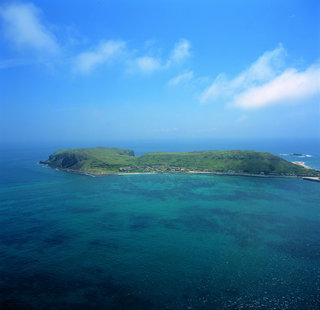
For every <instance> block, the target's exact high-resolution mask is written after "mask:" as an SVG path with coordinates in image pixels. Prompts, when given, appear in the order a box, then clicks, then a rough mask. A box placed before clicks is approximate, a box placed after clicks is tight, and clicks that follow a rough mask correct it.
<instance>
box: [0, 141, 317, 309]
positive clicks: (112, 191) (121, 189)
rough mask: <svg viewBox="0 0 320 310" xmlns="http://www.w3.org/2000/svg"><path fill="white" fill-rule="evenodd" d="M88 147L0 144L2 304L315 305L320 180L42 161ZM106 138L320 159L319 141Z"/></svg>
mask: <svg viewBox="0 0 320 310" xmlns="http://www.w3.org/2000/svg"><path fill="white" fill-rule="evenodd" d="M86 146H94V145H89V144H87V145H81V144H77V145H71V144H70V145H62V144H61V145H59V144H57V145H43V144H39V145H37V144H34V145H25V146H23V145H3V146H1V155H0V173H1V175H0V309H10V310H11V309H12V310H13V309H14V310H20V309H21V310H31V309H32V310H33V309H35V310H38V309H57V310H60V309H65V310H67V309H68V310H69V309H77V310H78V309H86V310H90V309H95V310H100V309H210V310H211V309H290V310H292V309H299V310H300V309H301V310H306V309H308V310H309V309H310V310H316V309H317V310H318V309H319V306H320V183H316V182H310V181H304V180H302V179H290V178H288V179H285V178H256V177H243V176H210V175H183V174H180V175H173V174H152V175H123V176H102V177H90V176H85V175H79V174H74V173H67V172H64V171H58V170H54V169H51V168H48V167H46V166H43V165H39V164H37V162H38V161H39V160H44V159H47V157H48V156H49V154H51V153H53V152H54V151H56V150H58V149H60V148H66V147H67V148H70V147H86ZM97 146H102V144H101V143H100V145H97ZM104 146H114V147H127V148H132V149H134V150H135V153H136V154H137V155H140V154H143V153H145V152H150V151H195V150H211V149H251V150H261V151H270V152H272V153H274V154H275V155H279V156H281V157H283V158H285V159H287V160H289V161H302V162H305V164H306V165H308V166H311V167H313V168H318V169H320V143H318V142H317V141H303V142H301V141H300V142H299V141H294V140H292V141H272V140H269V141H255V142H253V141H222V140H221V141H185V142H181V141H162V142H154V141H145V142H141V141H140V142H139V141H138V142H130V141H129V142H121V143H120V142H119V143H114V142H113V144H112V145H110V144H108V145H105V144H104ZM293 154H299V155H293Z"/></svg>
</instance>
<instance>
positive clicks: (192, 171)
mask: <svg viewBox="0 0 320 310" xmlns="http://www.w3.org/2000/svg"><path fill="white" fill-rule="evenodd" d="M39 164H40V165H46V166H48V167H50V168H53V169H56V170H59V171H65V172H71V173H76V174H81V175H86V176H90V177H97V176H108V175H117V176H122V175H140V174H143V175H149V174H174V175H176V174H192V175H197V174H198V175H200V174H201V175H203V174H205V175H220V176H243V177H257V178H301V179H303V178H305V176H297V175H266V174H250V173H244V172H242V173H237V172H210V171H196V170H191V171H184V172H115V173H112V172H102V173H94V172H85V171H79V170H74V169H68V168H56V167H51V166H50V165H48V164H44V163H39ZM310 169H312V168H310Z"/></svg>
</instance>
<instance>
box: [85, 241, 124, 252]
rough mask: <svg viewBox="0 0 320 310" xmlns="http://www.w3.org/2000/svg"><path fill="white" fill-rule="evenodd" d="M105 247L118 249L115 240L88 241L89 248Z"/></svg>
mask: <svg viewBox="0 0 320 310" xmlns="http://www.w3.org/2000/svg"><path fill="white" fill-rule="evenodd" d="M99 247H100V248H105V249H108V250H118V249H119V245H118V244H117V243H116V242H110V241H107V240H104V239H95V240H91V241H89V242H88V248H89V249H93V250H94V249H96V248H99Z"/></svg>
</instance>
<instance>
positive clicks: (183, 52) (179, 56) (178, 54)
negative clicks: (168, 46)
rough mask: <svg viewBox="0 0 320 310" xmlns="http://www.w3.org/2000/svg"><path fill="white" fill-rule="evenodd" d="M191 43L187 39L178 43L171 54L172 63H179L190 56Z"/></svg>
mask: <svg viewBox="0 0 320 310" xmlns="http://www.w3.org/2000/svg"><path fill="white" fill-rule="evenodd" d="M190 47H191V45H190V42H189V41H188V40H186V39H181V40H180V41H178V42H177V43H176V44H175V46H174V49H173V51H172V53H171V57H170V60H169V62H170V63H178V62H181V61H183V60H185V59H186V58H187V57H189V56H190Z"/></svg>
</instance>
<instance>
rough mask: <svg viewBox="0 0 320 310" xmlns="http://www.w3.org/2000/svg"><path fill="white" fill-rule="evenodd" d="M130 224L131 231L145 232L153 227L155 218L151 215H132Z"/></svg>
mask: <svg viewBox="0 0 320 310" xmlns="http://www.w3.org/2000/svg"><path fill="white" fill-rule="evenodd" d="M129 222H130V224H129V228H130V230H134V231H137V230H143V229H146V228H149V227H151V226H152V224H153V223H154V222H155V217H154V216H151V215H131V216H130V218H129Z"/></svg>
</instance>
